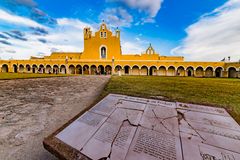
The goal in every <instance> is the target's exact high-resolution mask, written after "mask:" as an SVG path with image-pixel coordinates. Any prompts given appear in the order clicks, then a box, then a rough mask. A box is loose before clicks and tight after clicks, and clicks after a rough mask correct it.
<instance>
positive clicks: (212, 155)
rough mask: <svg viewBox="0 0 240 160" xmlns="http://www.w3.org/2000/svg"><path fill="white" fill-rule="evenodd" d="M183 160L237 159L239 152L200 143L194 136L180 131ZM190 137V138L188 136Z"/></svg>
mask: <svg viewBox="0 0 240 160" xmlns="http://www.w3.org/2000/svg"><path fill="white" fill-rule="evenodd" d="M181 137H182V138H181V142H182V150H183V158H184V160H192V159H193V157H194V160H237V159H240V154H238V153H235V152H231V151H229V150H227V149H222V148H219V147H215V146H212V145H207V144H204V143H201V142H200V141H199V139H198V138H196V137H195V136H190V135H186V134H185V133H181ZM189 137H191V138H189Z"/></svg>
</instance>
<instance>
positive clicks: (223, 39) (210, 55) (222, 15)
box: [172, 0, 240, 61]
mask: <svg viewBox="0 0 240 160" xmlns="http://www.w3.org/2000/svg"><path fill="white" fill-rule="evenodd" d="M239 15H240V1H239V0H230V1H228V2H227V3H225V4H224V5H223V6H221V7H219V8H217V9H215V10H214V11H213V12H211V13H208V14H205V15H203V16H202V17H201V18H200V19H199V21H198V22H196V23H194V24H192V25H191V26H189V27H188V28H187V29H186V32H187V37H186V38H185V39H183V41H182V44H181V45H180V46H178V47H176V48H174V49H173V50H172V53H173V54H179V55H186V56H187V58H188V60H203V61H205V60H208V61H218V60H221V59H223V58H224V57H228V56H231V57H232V60H234V61H237V60H239V59H240V47H239V46H240V23H239V22H240V16H239Z"/></svg>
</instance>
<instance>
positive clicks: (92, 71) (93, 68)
mask: <svg viewBox="0 0 240 160" xmlns="http://www.w3.org/2000/svg"><path fill="white" fill-rule="evenodd" d="M90 70H91V75H96V74H97V66H95V65H91V67H90Z"/></svg>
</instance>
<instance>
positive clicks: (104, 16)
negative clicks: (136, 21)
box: [99, 7, 133, 27]
mask: <svg viewBox="0 0 240 160" xmlns="http://www.w3.org/2000/svg"><path fill="white" fill-rule="evenodd" d="M99 19H100V20H105V21H106V23H108V24H109V25H111V26H113V27H122V26H124V27H129V26H131V23H132V22H133V17H132V16H131V15H130V14H129V13H128V12H127V11H126V10H125V9H123V8H121V7H118V8H107V9H105V10H104V11H103V12H102V13H101V14H100V16H99Z"/></svg>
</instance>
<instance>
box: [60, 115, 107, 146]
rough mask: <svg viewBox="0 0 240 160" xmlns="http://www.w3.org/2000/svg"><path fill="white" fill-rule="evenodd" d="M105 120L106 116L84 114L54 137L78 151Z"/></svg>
mask: <svg viewBox="0 0 240 160" xmlns="http://www.w3.org/2000/svg"><path fill="white" fill-rule="evenodd" d="M106 119H107V117H106V116H103V115H99V114H96V113H92V112H86V113H84V114H83V115H82V116H81V117H80V118H78V119H77V120H75V121H74V122H73V123H72V124H70V125H69V126H68V127H67V128H65V129H64V130H63V131H61V132H60V133H58V134H57V135H56V137H57V138H58V139H59V140H61V141H62V142H64V143H66V144H68V145H70V146H71V147H73V148H75V149H77V150H80V149H81V148H82V147H83V146H84V144H85V143H86V142H87V141H88V140H89V139H90V138H91V137H92V136H93V134H94V133H95V132H96V131H97V130H98V129H99V128H100V126H101V125H102V124H103V122H104V121H106Z"/></svg>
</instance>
